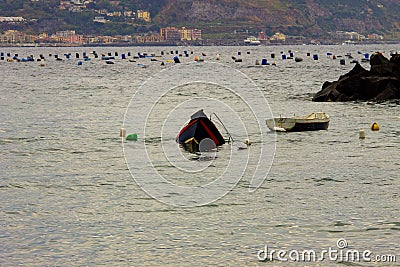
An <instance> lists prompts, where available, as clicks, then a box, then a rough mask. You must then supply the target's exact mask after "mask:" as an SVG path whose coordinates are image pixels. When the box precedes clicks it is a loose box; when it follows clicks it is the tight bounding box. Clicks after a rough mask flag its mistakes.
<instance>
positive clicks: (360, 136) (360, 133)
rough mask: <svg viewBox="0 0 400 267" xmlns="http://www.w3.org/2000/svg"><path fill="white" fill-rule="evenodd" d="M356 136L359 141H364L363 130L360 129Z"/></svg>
mask: <svg viewBox="0 0 400 267" xmlns="http://www.w3.org/2000/svg"><path fill="white" fill-rule="evenodd" d="M358 136H359V138H360V139H365V131H364V130H363V129H360V131H359V132H358Z"/></svg>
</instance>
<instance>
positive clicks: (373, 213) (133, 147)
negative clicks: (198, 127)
mask: <svg viewBox="0 0 400 267" xmlns="http://www.w3.org/2000/svg"><path fill="white" fill-rule="evenodd" d="M397 48H398V46H396V45H370V46H362V45H354V46H259V47H117V48H116V47H95V48H39V47H37V48H5V47H3V48H1V50H2V51H4V52H5V53H7V52H9V53H11V55H14V54H19V56H20V57H22V56H29V55H34V57H35V58H39V54H43V55H44V57H45V66H43V67H41V66H40V62H36V61H35V62H6V61H1V62H0V69H1V71H0V80H1V87H0V110H1V112H0V148H1V151H2V153H1V159H0V166H1V172H0V200H1V206H0V213H1V216H0V224H1V228H0V265H2V266H17V265H22V266H207V265H208V266H209V265H215V266H228V265H235V266H244V265H250V266H254V265H258V264H259V265H266V264H268V263H266V262H262V261H260V259H263V257H264V254H265V253H264V252H265V250H266V249H265V248H266V247H268V249H269V252H271V250H276V251H279V250H282V251H284V252H287V253H286V254H285V255H283V256H284V257H281V258H279V257H278V256H277V253H275V254H274V255H272V260H273V262H272V264H273V265H281V266H286V265H288V263H289V262H291V261H292V264H294V265H296V264H297V265H303V266H305V265H308V264H310V263H307V262H297V263H296V262H293V259H291V258H289V256H288V255H289V252H290V251H299V252H302V251H304V250H315V251H316V252H317V253H318V252H321V251H322V250H327V249H328V248H332V249H336V250H340V249H339V247H338V244H339V242H338V241H341V242H343V241H346V244H347V245H348V246H346V247H341V249H342V250H344V249H352V250H358V251H360V252H362V251H365V250H369V251H371V252H372V258H373V256H376V255H396V254H397V261H399V260H400V259H398V257H399V256H398V251H399V247H400V245H399V230H400V219H399V209H400V205H399V203H400V196H399V191H400V182H399V169H400V153H399V147H400V119H399V116H400V109H399V106H398V104H396V103H393V102H386V103H373V102H348V103H347V102H346V103H315V102H312V101H311V99H312V96H313V94H315V93H316V92H317V91H319V90H320V89H321V86H322V84H323V83H324V82H325V81H334V80H337V79H338V78H339V76H340V75H343V74H345V73H347V72H348V71H350V70H351V69H352V68H353V66H354V64H352V63H350V61H351V60H350V59H348V58H347V57H346V56H345V55H346V54H348V53H351V55H352V56H353V57H354V59H356V60H358V61H360V62H361V58H363V57H364V54H363V53H369V54H371V53H373V52H376V51H380V52H382V53H383V54H384V55H385V56H387V57H389V53H390V51H392V50H396V49H397ZM93 50H96V53H97V54H99V55H101V53H104V54H107V53H109V52H111V53H112V54H114V52H118V54H119V55H121V54H123V53H125V54H127V53H128V52H131V53H132V55H135V54H137V53H139V52H140V53H148V55H151V54H155V55H157V56H158V55H161V51H164V52H165V53H164V55H163V56H162V57H161V56H160V57H153V61H151V59H150V58H141V59H136V62H132V61H129V60H128V59H125V60H122V59H121V58H120V57H116V59H115V60H114V62H115V64H113V65H109V64H105V62H104V61H102V60H100V58H97V59H96V58H94V56H93V54H90V52H91V51H93ZM175 50H179V51H180V53H183V51H184V50H187V51H193V54H189V56H188V57H185V56H182V57H181V58H180V59H181V62H182V63H181V64H182V65H180V66H179V68H175V66H174V63H172V62H171V61H172V59H173V56H174V55H170V54H168V53H167V52H169V51H175ZM289 50H290V51H289ZM83 52H87V54H88V55H89V57H91V60H90V61H85V62H83V64H82V65H78V61H79V60H82V58H80V59H76V58H75V57H74V56H71V58H70V59H69V60H68V59H66V57H65V56H63V55H64V54H66V53H71V54H72V55H75V53H81V54H82V53H83ZM238 52H241V53H240V54H241V55H240V56H238ZM290 52H293V53H294V56H297V57H301V58H303V61H302V62H295V61H294V60H293V59H286V60H283V59H282V57H281V54H285V55H289V54H290ZM328 52H329V53H332V55H336V56H339V57H338V58H337V59H336V60H335V59H333V58H332V56H330V55H328V54H327V53H328ZM359 52H360V53H359ZM202 53H204V55H206V56H204V55H203V54H202ZM272 53H274V54H275V55H276V57H275V58H271V54H272ZM307 53H309V55H310V56H307ZM49 54H51V56H50V55H49ZM55 54H58V55H59V57H60V58H63V61H56V60H55V59H54V55H55ZM217 54H219V55H220V56H219V60H217V58H216V55H217ZM314 54H317V55H318V60H314V59H313V55H314ZM195 56H198V57H199V58H201V59H204V62H197V63H196V62H194V61H193V58H194V57H195ZM232 56H234V57H237V58H241V59H242V61H243V62H237V63H235V62H234V60H232ZM340 56H342V57H341V58H342V59H345V60H346V64H345V65H341V64H340V63H339V59H341V58H340ZM262 58H266V59H268V62H270V63H273V62H275V63H276V66H274V65H267V66H255V62H256V60H259V61H261V60H262ZM131 59H133V58H132V57H131ZM154 59H156V60H157V61H154ZM161 62H164V63H165V64H164V65H163V66H161ZM194 64H205V65H203V67H201V66H199V65H194ZM207 64H208V65H207ZM361 64H362V66H363V67H365V68H366V69H369V63H361ZM204 66H206V67H204ZM210 66H211V67H210ZM174 68H175V69H174ZM185 68H186V70H185ZM196 68H197V69H196ZM175 70H176V71H175ZM196 73H199V75H197V74H196ZM215 73H217V74H218V75H217V76H218V77H221V79H220V80H215V77H214V76H215ZM213 75H214V76H213ZM191 77H193V79H192V80H193V82H190V80H191ZM207 77H214V78H213V80H207V79H208V78H207ZM224 79H225V82H228V84H229V82H231V81H235V79H238V80H239V82H238V83H236V84H237V85H238V86H236V87H235V85H234V84H233V83H232V82H231V83H230V84H231V85H232V84H233V85H232V86H231V87H232V88H228V87H229V86H224V85H225V84H226V83H225V82H224ZM180 81H185V82H182V83H180ZM163 86H164V87H165V88H166V90H165V91H162V90H159V89H160V88H164V87H163ZM241 86H242V88H241ZM260 92H261V93H260ZM246 98H248V99H249V102H247V104H248V105H246V102H245V101H244V99H246ZM155 99H156V100H155ZM261 100H262V101H261ZM202 108H204V109H205V112H207V115H210V114H211V113H212V112H216V113H217V115H219V117H220V118H221V120H222V122H223V124H224V125H225V126H226V128H227V130H228V131H229V132H230V133H231V134H232V137H233V139H234V141H235V142H234V143H229V144H225V145H224V146H222V147H221V148H219V149H218V151H213V152H211V153H209V154H207V153H205V154H206V155H199V154H191V153H188V152H186V151H183V150H182V149H181V148H179V146H178V145H177V144H176V142H175V137H176V134H177V133H178V131H179V129H180V128H181V127H183V126H184V125H185V123H186V122H187V121H188V120H189V117H190V115H192V114H193V113H194V112H196V111H197V110H199V109H202ZM263 110H265V111H266V112H265V118H263V115H262V114H261V116H260V118H258V120H257V118H255V117H254V116H255V115H254V114H257V112H258V111H263ZM251 111H253V113H252V112H251ZM314 111H323V112H326V113H327V114H328V115H329V116H330V118H331V122H330V126H329V129H328V130H327V131H318V132H298V133H278V134H275V133H271V132H270V131H269V130H268V129H266V126H265V119H266V118H267V117H269V116H272V115H274V116H293V115H294V114H295V115H307V114H308V113H311V112H314ZM246 112H247V113H246ZM259 113H260V112H259ZM254 121H255V122H256V124H254V125H252V124H251V122H254ZM374 121H376V122H377V123H378V124H379V126H380V131H377V132H372V131H370V130H369V127H370V125H371V124H372V123H373V122H374ZM136 123H137V124H136ZM141 123H146V124H145V127H146V128H145V130H146V131H143V128H142V126H143V125H142V124H141ZM246 123H249V124H246ZM257 123H260V125H258V124H257ZM218 126H219V127H220V126H221V125H220V124H218ZM122 127H125V128H126V129H127V134H132V133H136V134H138V141H136V142H135V141H125V140H123V142H121V138H120V137H119V132H120V129H121V128H122ZM252 127H253V128H252ZM360 129H364V130H365V133H366V138H365V139H363V140H360V139H359V137H358V134H359V130H360ZM222 133H223V134H225V135H226V133H225V131H222ZM246 139H250V141H253V142H252V145H251V146H249V147H246V146H245V145H244V144H242V142H244V141H245V140H246ZM266 145H267V146H266ZM243 146H244V147H243ZM239 148H244V149H239ZM246 148H247V149H246ZM262 148H266V149H265V150H264V152H260V151H261V149H262ZM142 152H146V153H147V154H143V155H147V156H145V157H141V156H139V155H141V154H140V153H142ZM169 153H170V154H169ZM260 153H267V156H266V157H265V158H261V159H262V160H259V161H258V160H257V159H258V158H259V155H260ZM254 155H255V156H254ZM234 159H236V160H238V162H240V163H243V164H244V165H243V166H245V169H241V168H239V167H237V166H234V165H235V164H229V163H230V162H231V161H232V160H234ZM149 166H151V167H150V168H149ZM257 167H259V169H260V170H262V171H263V172H264V174H265V177H264V178H265V180H262V181H261V183H257V184H256V188H253V190H251V188H249V185H250V184H251V182H252V177H253V176H252V175H253V174H254V171H255V170H256V169H257ZM225 174H229V175H226V176H227V177H228V178H232V179H233V180H232V181H230V182H231V184H228V185H227V186H226V188H225V187H223V191H221V192H219V191H218V192H217V191H215V190H217V189H215V188H214V189H215V190H214V191H210V192H207V191H201V192H202V194H205V195H201V196H199V195H198V194H197V193H196V191H193V194H192V195H191V197H193V201H192V202H190V199H187V196H184V197H186V198H184V197H182V198H179V192H171V191H168V192H167V191H165V192H163V190H164V189H165V188H164V186H165V180H166V181H167V182H168V183H169V184H174V185H178V186H179V187H180V188H189V189H190V188H203V187H204V188H205V187H207V186H208V185H212V184H213V183H214V182H215V181H216V180H217V178H218V177H220V176H222V175H225ZM157 175H158V176H157ZM154 177H161V178H162V179H165V180H164V181H161V180H162V179H160V181H158V180H157V179H156V180H153V178H154ZM259 182H260V181H259ZM225 185H226V184H223V186H225ZM146 188H150V189H155V190H154V192H153V191H151V192H149V190H146ZM218 188H220V187H218ZM254 189H255V190H254ZM157 192H161V193H160V194H159V195H157ZM199 192H200V191H199ZM155 194H156V195H155ZM189 195H190V194H189ZM199 197H208V198H207V199H201V198H199ZM182 203H183V204H185V205H180V204H182ZM263 253H264V254H263ZM268 256H269V255H268ZM280 256H282V255H280ZM285 256H286V260H288V261H289V262H285V261H283V260H284V259H285ZM291 256H293V257H294V256H295V253H292V255H291ZM264 258H265V257H264ZM269 260H271V259H269ZM312 261H316V260H312ZM316 264H317V265H321V266H332V265H339V266H341V265H346V264H348V263H346V262H343V261H342V262H340V261H339V260H338V259H336V260H335V259H329V258H328V255H327V256H326V258H325V260H324V261H320V262H317V263H316ZM357 264H360V265H365V266H369V265H376V266H381V265H382V263H381V262H365V261H360V262H358V263H357ZM385 264H386V265H388V266H390V265H393V266H394V265H395V264H396V263H385Z"/></svg>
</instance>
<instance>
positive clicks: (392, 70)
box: [313, 53, 400, 102]
mask: <svg viewBox="0 0 400 267" xmlns="http://www.w3.org/2000/svg"><path fill="white" fill-rule="evenodd" d="M370 65H371V69H370V70H369V71H368V70H366V69H364V68H363V67H362V66H361V65H360V64H358V63H357V64H356V65H355V66H354V68H353V69H352V70H351V71H350V72H348V73H347V74H345V75H343V76H340V78H339V80H337V81H334V82H325V83H324V84H323V85H322V90H321V91H319V92H318V93H317V94H316V95H315V96H314V98H313V101H318V102H324V101H357V100H361V101H366V100H373V101H386V100H390V99H400V54H394V55H392V57H391V58H390V60H388V59H387V58H386V57H384V56H383V55H382V54H379V53H375V54H373V55H372V56H371V59H370Z"/></svg>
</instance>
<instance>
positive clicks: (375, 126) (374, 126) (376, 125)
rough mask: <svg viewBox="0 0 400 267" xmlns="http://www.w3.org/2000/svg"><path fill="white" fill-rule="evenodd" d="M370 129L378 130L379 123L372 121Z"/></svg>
mask: <svg viewBox="0 0 400 267" xmlns="http://www.w3.org/2000/svg"><path fill="white" fill-rule="evenodd" d="M371 130H372V131H379V125H378V123H376V122H374V123H373V124H372V125H371Z"/></svg>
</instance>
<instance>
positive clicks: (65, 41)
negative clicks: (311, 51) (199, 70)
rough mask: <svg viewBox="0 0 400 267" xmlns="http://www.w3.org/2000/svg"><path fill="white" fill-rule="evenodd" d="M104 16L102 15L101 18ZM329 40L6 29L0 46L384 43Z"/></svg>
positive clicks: (78, 6) (347, 37)
mask: <svg viewBox="0 0 400 267" xmlns="http://www.w3.org/2000/svg"><path fill="white" fill-rule="evenodd" d="M88 2H89V3H90V0H89V1H84V2H82V1H61V2H60V9H69V10H71V11H73V12H79V11H80V10H82V9H83V8H84V7H85V6H86V4H88ZM74 3H75V4H74ZM96 12H97V13H98V14H99V16H95V17H94V18H93V21H94V22H96V23H107V21H109V20H108V18H110V17H115V16H117V17H118V16H124V17H128V18H130V19H132V20H139V21H143V22H147V23H148V22H150V21H151V16H150V12H149V11H143V10H137V11H136V12H133V11H124V12H120V11H118V12H108V11H107V10H96ZM102 15H103V16H102ZM24 21H25V18H23V17H0V23H11V24H18V23H23V22H24ZM327 36H329V37H328V38H324V39H323V40H316V39H308V38H306V37H303V36H290V35H285V34H283V33H280V32H276V33H275V34H273V35H271V36H267V35H266V34H265V33H264V32H262V31H261V32H258V33H257V36H251V35H250V34H249V32H247V31H246V30H243V31H237V30H235V31H234V32H232V34H231V36H229V37H227V36H225V37H224V38H220V39H217V38H212V39H208V38H205V39H203V38H202V30H201V29H191V28H186V27H179V28H178V27H173V26H170V27H165V28H160V30H159V32H154V31H150V32H147V33H140V34H139V33H138V34H136V35H115V36H98V35H84V34H80V33H77V32H76V31H75V30H64V31H57V32H55V33H52V34H50V33H46V32H43V33H40V34H38V35H32V34H26V33H23V32H20V31H18V30H7V31H5V32H3V33H1V34H0V45H2V46H90V45H92V46H95V45H185V44H190V45H269V44H271V45H273V44H359V43H373V42H383V41H384V37H383V36H382V35H378V34H374V33H371V34H368V35H367V36H365V35H362V34H359V33H357V32H347V31H336V32H334V33H328V34H327Z"/></svg>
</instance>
